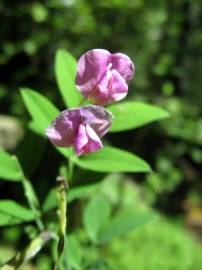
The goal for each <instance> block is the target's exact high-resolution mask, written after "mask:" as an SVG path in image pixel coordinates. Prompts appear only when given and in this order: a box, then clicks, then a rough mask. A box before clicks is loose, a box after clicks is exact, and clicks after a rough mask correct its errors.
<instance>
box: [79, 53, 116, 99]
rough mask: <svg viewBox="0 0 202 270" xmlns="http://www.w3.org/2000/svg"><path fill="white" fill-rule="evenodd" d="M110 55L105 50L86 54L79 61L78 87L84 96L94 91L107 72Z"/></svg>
mask: <svg viewBox="0 0 202 270" xmlns="http://www.w3.org/2000/svg"><path fill="white" fill-rule="evenodd" d="M110 55H111V54H110V53H109V52H108V51H107V50H103V49H94V50H91V51H88V52H86V53H85V54H84V55H82V56H81V58H80V59H79V61H78V66H77V76H76V85H77V87H78V89H79V90H80V92H81V93H82V94H83V95H84V96H86V97H87V96H88V95H89V94H90V92H91V91H94V90H95V88H96V87H97V84H98V82H99V81H100V79H101V77H102V76H103V74H104V73H105V72H106V70H107V66H108V64H109V60H110Z"/></svg>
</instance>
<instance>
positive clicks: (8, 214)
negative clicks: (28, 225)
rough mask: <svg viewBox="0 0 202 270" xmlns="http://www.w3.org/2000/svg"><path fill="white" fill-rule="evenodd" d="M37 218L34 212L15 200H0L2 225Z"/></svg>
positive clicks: (0, 220) (0, 224)
mask: <svg viewBox="0 0 202 270" xmlns="http://www.w3.org/2000/svg"><path fill="white" fill-rule="evenodd" d="M34 219H35V215H34V214H33V212H32V211H31V210H29V209H27V208H25V207H23V206H21V205H19V204H17V203H16V202H14V201H11V200H1V201H0V226H4V225H14V224H19V223H22V222H27V221H32V220H34Z"/></svg>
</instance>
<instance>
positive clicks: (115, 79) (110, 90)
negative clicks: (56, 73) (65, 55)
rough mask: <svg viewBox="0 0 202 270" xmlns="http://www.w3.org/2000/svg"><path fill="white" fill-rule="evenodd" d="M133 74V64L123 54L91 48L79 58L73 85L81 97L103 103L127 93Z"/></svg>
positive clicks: (119, 98)
mask: <svg viewBox="0 0 202 270" xmlns="http://www.w3.org/2000/svg"><path fill="white" fill-rule="evenodd" d="M133 75H134V65H133V62H132V61H131V59H130V58H129V57H128V56H127V55H125V54H123V53H114V54H111V53H110V52H108V51H107V50H103V49H94V50H91V51H88V52H86V53H85V54H83V55H82V56H81V58H80V59H79V61H78V66H77V75H76V85H77V88H78V89H79V91H80V92H81V94H82V95H83V96H84V97H85V98H87V99H89V100H91V101H93V103H95V104H97V105H101V106H104V105H107V104H109V103H113V102H115V101H118V100H121V99H123V98H124V97H125V96H126V95H127V92H128V85H127V83H128V81H129V80H131V79H132V77H133Z"/></svg>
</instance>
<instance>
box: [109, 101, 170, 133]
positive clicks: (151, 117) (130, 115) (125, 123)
mask: <svg viewBox="0 0 202 270" xmlns="http://www.w3.org/2000/svg"><path fill="white" fill-rule="evenodd" d="M108 109H109V111H111V112H112V113H113V115H114V120H113V123H112V128H111V129H110V132H118V131H124V130H130V129H133V128H137V127H140V126H143V125H146V124H148V123H150V122H153V121H157V120H161V119H164V118H167V117H169V113H168V112H166V111H165V110H163V109H161V108H159V107H157V106H154V105H150V104H146V103H142V102H133V101H129V102H121V103H116V104H113V105H111V106H109V107H108Z"/></svg>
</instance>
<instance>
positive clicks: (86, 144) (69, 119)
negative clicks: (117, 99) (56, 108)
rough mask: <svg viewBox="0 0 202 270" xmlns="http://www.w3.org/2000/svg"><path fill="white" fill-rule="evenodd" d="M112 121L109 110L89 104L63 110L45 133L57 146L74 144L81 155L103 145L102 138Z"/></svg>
mask: <svg viewBox="0 0 202 270" xmlns="http://www.w3.org/2000/svg"><path fill="white" fill-rule="evenodd" d="M111 121H112V114H111V113H110V112H109V111H107V110H106V109H104V108H102V107H100V106H96V105H88V106H84V107H80V108H75V109H67V110H65V111H63V112H61V113H60V115H59V116H58V117H57V118H55V119H54V120H53V122H52V123H51V124H50V126H49V127H48V128H47V129H46V132H45V133H46V135H47V137H48V138H49V140H50V141H51V142H52V143H53V144H54V145H55V146H58V147H70V146H73V147H74V150H75V152H76V154H77V155H81V154H84V153H89V152H95V151H97V150H98V149H100V148H102V147H103V146H102V142H101V140H100V138H101V137H102V136H104V135H105V134H106V133H107V131H108V130H109V128H110V126H111Z"/></svg>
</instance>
